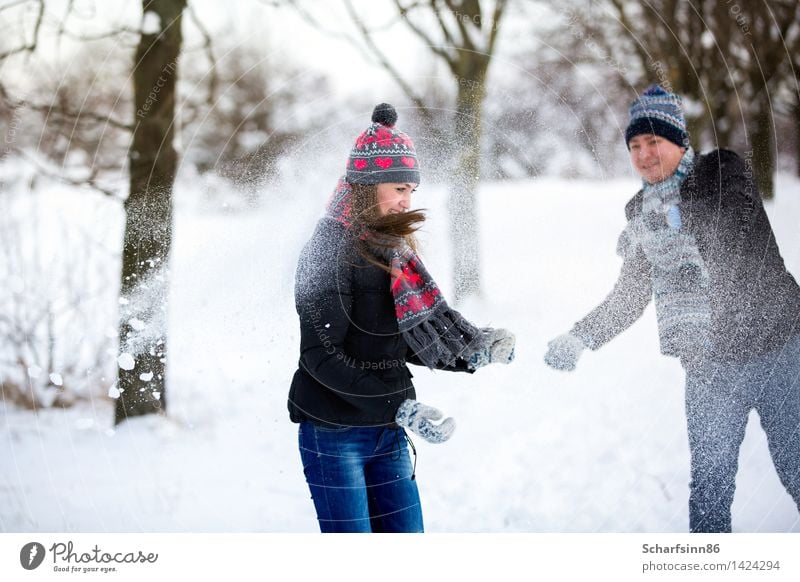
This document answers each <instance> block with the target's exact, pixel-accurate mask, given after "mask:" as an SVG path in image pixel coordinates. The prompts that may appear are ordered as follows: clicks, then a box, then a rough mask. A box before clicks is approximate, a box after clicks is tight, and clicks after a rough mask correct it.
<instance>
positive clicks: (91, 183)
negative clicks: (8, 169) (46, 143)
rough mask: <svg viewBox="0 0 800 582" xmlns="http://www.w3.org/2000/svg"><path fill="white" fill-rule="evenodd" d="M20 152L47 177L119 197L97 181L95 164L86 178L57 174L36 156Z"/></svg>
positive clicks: (97, 171) (111, 196)
mask: <svg viewBox="0 0 800 582" xmlns="http://www.w3.org/2000/svg"><path fill="white" fill-rule="evenodd" d="M20 153H21V154H22V156H23V157H25V158H27V159H28V161H30V162H31V163H32V164H34V165H35V166H36V168H37V170H38V173H39V174H40V175H43V176H47V177H48V178H52V179H53V180H58V181H60V182H63V183H64V184H69V185H70V186H88V187H90V188H92V189H93V190H96V191H97V192H100V193H101V194H105V195H106V196H109V197H110V198H120V196H119V193H118V192H116V191H114V190H110V189H108V188H106V187H103V186H101V185H100V184H99V183H98V182H97V176H98V173H99V168H98V167H96V166H93V167H92V168H91V170H90V171H89V175H88V176H87V177H86V178H72V177H70V176H65V175H63V174H59V173H57V172H53V171H51V170H49V169H48V168H47V167H45V166H44V165H42V164H41V163H39V161H38V160H37V159H36V158H34V157H33V156H31V155H30V154H27V153H26V152H25V151H23V150H20Z"/></svg>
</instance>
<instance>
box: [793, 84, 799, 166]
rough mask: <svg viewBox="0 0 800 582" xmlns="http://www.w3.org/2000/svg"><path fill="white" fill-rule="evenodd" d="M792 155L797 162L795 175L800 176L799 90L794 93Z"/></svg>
mask: <svg viewBox="0 0 800 582" xmlns="http://www.w3.org/2000/svg"><path fill="white" fill-rule="evenodd" d="M794 98H795V102H794V111H793V112H792V113H793V114H794V155H795V160H794V161H795V163H796V164H797V166H796V168H797V176H798V178H800V91H798V92H796V93H795V94H794Z"/></svg>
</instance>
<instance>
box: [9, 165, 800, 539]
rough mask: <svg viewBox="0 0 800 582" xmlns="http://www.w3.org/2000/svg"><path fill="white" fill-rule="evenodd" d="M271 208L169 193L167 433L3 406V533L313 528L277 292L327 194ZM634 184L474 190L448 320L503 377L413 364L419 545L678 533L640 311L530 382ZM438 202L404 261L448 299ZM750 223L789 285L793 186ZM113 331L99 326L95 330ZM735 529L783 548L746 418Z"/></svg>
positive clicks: (668, 377)
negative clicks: (464, 278) (477, 279)
mask: <svg viewBox="0 0 800 582" xmlns="http://www.w3.org/2000/svg"><path fill="white" fill-rule="evenodd" d="M334 178H335V176H331V180H330V185H329V186H326V188H325V189H324V191H319V192H315V193H313V194H308V192H307V191H306V193H304V194H301V193H300V191H298V192H289V193H287V192H282V193H281V194H276V195H275V196H274V197H272V201H271V202H269V203H268V204H266V205H265V206H264V207H262V208H260V209H259V210H256V211H236V212H227V213H220V212H211V211H209V210H208V208H203V207H201V206H200V205H197V204H194V203H192V200H193V198H192V196H193V194H192V193H191V192H189V190H190V189H189V188H187V187H182V189H181V191H179V193H178V201H177V202H178V203H177V211H176V219H175V233H174V234H175V238H174V254H173V270H172V275H173V286H172V289H171V296H170V333H169V338H170V340H169V341H170V356H169V387H168V394H167V397H168V401H169V407H170V408H169V409H170V416H169V417H168V418H139V419H135V420H132V421H130V422H127V423H124V424H123V425H122V426H120V427H119V428H118V430H116V431H115V430H114V428H113V426H112V401H111V400H110V399H107V398H95V399H93V400H92V401H90V402H86V403H80V404H78V405H76V406H74V407H72V408H69V409H58V408H57V409H48V410H40V411H39V412H38V413H36V414H33V413H31V412H25V411H21V410H17V409H14V408H11V407H8V406H6V407H4V408H3V409H2V410H0V531H3V532H93V531H97V532H314V531H317V527H316V521H315V515H314V510H313V506H312V503H311V500H310V497H309V493H308V490H307V487H306V484H305V481H304V479H303V473H302V469H301V465H300V459H299V454H298V451H297V427H296V425H293V424H291V423H290V422H289V420H288V414H287V411H286V395H287V390H288V386H289V381H290V378H291V376H292V374H293V372H294V370H295V367H296V365H297V346H298V342H299V338H298V326H297V321H296V315H295V312H294V304H293V297H292V285H293V273H294V267H295V261H296V258H297V254H298V252H299V249H300V247H301V246H302V244H303V243H304V241H305V240H306V239H307V238H308V236H309V235H310V233H311V230H312V228H313V225H314V222H315V220H316V218H317V217H318V216H319V215H320V213H321V207H322V205H323V203H324V201H325V199H326V198H327V195H328V194H329V191H330V189H332V188H333V186H334V182H335V179H334ZM636 188H637V183H636V181H635V180H633V179H627V180H614V181H601V180H594V181H563V180H556V179H546V178H545V179H539V180H535V181H529V182H518V183H503V184H489V183H487V184H484V185H483V186H482V187H481V191H480V214H481V221H482V222H481V228H482V230H481V242H480V246H479V248H480V255H481V260H482V273H483V282H482V285H483V297H482V298H481V299H477V300H473V301H471V302H469V303H468V304H466V305H461V306H459V308H460V309H461V311H463V312H464V314H465V315H466V316H467V317H468V318H470V319H471V320H473V321H475V322H476V323H479V324H484V325H486V324H490V325H495V326H502V327H508V328H510V329H512V330H513V331H514V332H515V333H516V335H517V358H516V361H515V362H514V363H513V364H512V365H511V366H491V367H489V368H485V369H482V370H480V371H479V372H478V373H477V374H475V375H472V376H467V375H461V374H448V373H445V372H429V371H427V370H422V369H418V368H415V369H414V370H413V372H414V374H415V383H416V386H417V393H418V396H419V399H420V400H422V401H423V402H426V403H428V404H431V405H434V406H437V407H439V408H441V409H442V410H443V411H444V412H445V413H446V414H448V415H451V416H453V417H454V418H455V419H456V421H457V424H458V429H457V430H456V433H455V435H454V437H453V438H452V439H451V440H450V441H449V442H447V443H445V444H442V445H430V444H427V443H425V442H421V441H420V439H415V440H416V441H417V450H418V453H419V459H418V463H417V478H418V482H419V486H420V492H421V497H422V503H423V513H424V517H425V525H426V529H427V530H428V531H431V532H499V531H503V532H685V531H687V529H688V511H687V498H688V482H689V455H688V446H687V438H686V434H685V419H684V413H683V372H682V369H681V368H680V366H679V364H678V362H677V360H674V359H668V358H665V357H662V356H660V355H659V352H658V344H657V331H656V321H655V314H654V310H653V309H652V306H651V307H650V308H648V311H647V312H646V314H645V316H644V317H643V318H642V319H641V320H640V321H639V322H638V323H637V324H636V325H635V326H634V327H633V328H632V329H630V330H629V331H628V332H626V333H625V334H623V335H622V336H620V337H619V338H618V339H617V340H616V341H614V342H612V343H611V344H609V345H607V346H606V347H604V348H603V349H601V350H600V351H599V352H594V353H592V352H588V353H585V354H584V356H583V358H582V359H581V361H580V362H579V365H578V369H577V370H576V371H575V372H573V373H571V374H567V373H563V372H556V371H553V370H550V369H549V368H547V367H546V366H545V365H544V363H543V361H542V356H543V354H544V351H545V347H546V343H547V341H548V340H549V339H551V338H552V337H554V336H556V335H558V334H560V333H562V332H564V331H566V330H568V329H569V327H570V326H571V325H572V323H573V322H574V321H575V320H576V319H577V318H578V317H579V316H582V315H583V314H585V313H586V312H587V311H588V310H589V309H590V308H591V307H593V306H594V305H596V304H597V303H598V302H599V301H600V300H601V299H602V298H603V297H604V295H605V294H606V292H607V291H608V290H610V288H611V285H612V283H613V282H614V280H615V278H616V276H617V272H618V268H619V265H620V260H619V259H618V258H617V257H616V255H615V253H614V249H615V244H616V240H617V235H618V233H619V231H620V230H621V228H622V227H623V224H624V213H623V205H624V203H625V201H626V200H627V199H628V197H629V196H631V195H632V194H633V193H634V191H635V190H636ZM444 198H445V191H444V189H443V188H438V187H432V186H425V185H423V187H422V188H420V190H419V191H418V193H417V194H416V197H415V200H414V202H415V205H416V206H418V207H424V208H428V209H429V210H430V213H429V217H430V219H429V221H428V223H427V226H426V228H425V233H424V237H423V248H422V254H423V257H424V258H425V260H426V263H427V265H428V267H429V269H430V271H431V273H432V274H433V275H434V277H436V279H437V281H438V282H439V284H440V285H441V286H442V288H443V290H444V292H445V296H446V297H447V296H449V295H452V294H451V293H449V294H448V292H449V291H450V288H451V286H450V273H449V256H448V247H447V243H446V241H447V237H446V224H447V221H446V216H445V210H444V208H445V204H444V201H445V200H444ZM768 211H769V213H770V216H771V218H772V220H773V225H774V227H775V231H776V234H777V237H778V242H779V244H780V246H781V249H782V251H783V255H784V257H785V259H786V260H787V264H788V266H789V269H790V270H791V271H792V272H793V273H794V275H795V277H798V276H800V229H798V228H797V225H798V223H800V182H798V181H797V180H796V179H795V178H791V177H788V176H780V178H779V181H778V196H777V201H776V202H775V203H774V204H771V205H769V207H768ZM112 325H113V322H112ZM733 523H734V530H735V531H748V532H784V531H795V532H800V517H799V516H798V513H797V510H796V509H795V507H794V504H793V503H792V501H791V499H790V498H789V496H788V495H787V494H786V493H785V492H784V490H783V488H782V486H781V485H780V483H779V481H778V478H777V475H776V473H775V470H774V469H773V467H772V463H771V461H770V458H769V455H768V452H767V444H766V439H765V436H764V433H763V431H762V430H761V428H760V426H759V424H758V417H757V415H755V414H753V415H752V416H751V419H750V424H749V425H748V429H747V436H746V439H745V442H744V445H743V447H742V450H741V457H740V470H739V474H738V480H737V491H736V498H735V503H734V507H733Z"/></svg>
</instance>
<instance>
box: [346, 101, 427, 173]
mask: <svg viewBox="0 0 800 582" xmlns="http://www.w3.org/2000/svg"><path fill="white" fill-rule="evenodd" d="M396 121H397V111H395V108H394V107H392V106H391V105H389V104H388V103H381V104H379V105H376V106H375V109H374V110H373V112H372V124H371V125H370V126H369V127H368V128H367V129H366V130H365V131H364V133H362V134H361V135H359V136H358V138H357V139H356V143H355V144H354V145H353V149H352V150H351V151H350V156H349V157H348V158H347V176H346V179H347V182H349V183H350V184H382V183H385V182H393V183H399V184H407V183H409V184H419V179H420V174H419V162H418V161H417V152H416V150H415V149H414V142H412V141H411V138H410V137H408V136H407V135H406V134H405V133H403V132H402V131H400V130H399V129H396V128H395V127H394V124H395V122H396Z"/></svg>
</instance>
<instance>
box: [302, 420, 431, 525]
mask: <svg viewBox="0 0 800 582" xmlns="http://www.w3.org/2000/svg"><path fill="white" fill-rule="evenodd" d="M299 444H300V457H301V459H302V461H303V472H304V473H305V476H306V482H307V483H308V487H309V489H310V490H311V498H312V499H313V500H314V507H315V508H316V510H317V519H318V520H319V528H320V531H322V532H323V533H331V532H422V531H424V529H423V525H422V509H421V507H420V502H419V491H418V490H417V482H416V481H415V480H413V479H412V478H411V477H412V474H413V469H412V466H411V460H410V459H409V456H408V448H407V447H406V434H405V432H404V431H403V429H392V428H387V427H357V426H353V427H342V428H332V429H330V428H322V427H319V426H316V425H314V424H312V423H310V422H303V423H301V424H300V429H299Z"/></svg>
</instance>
